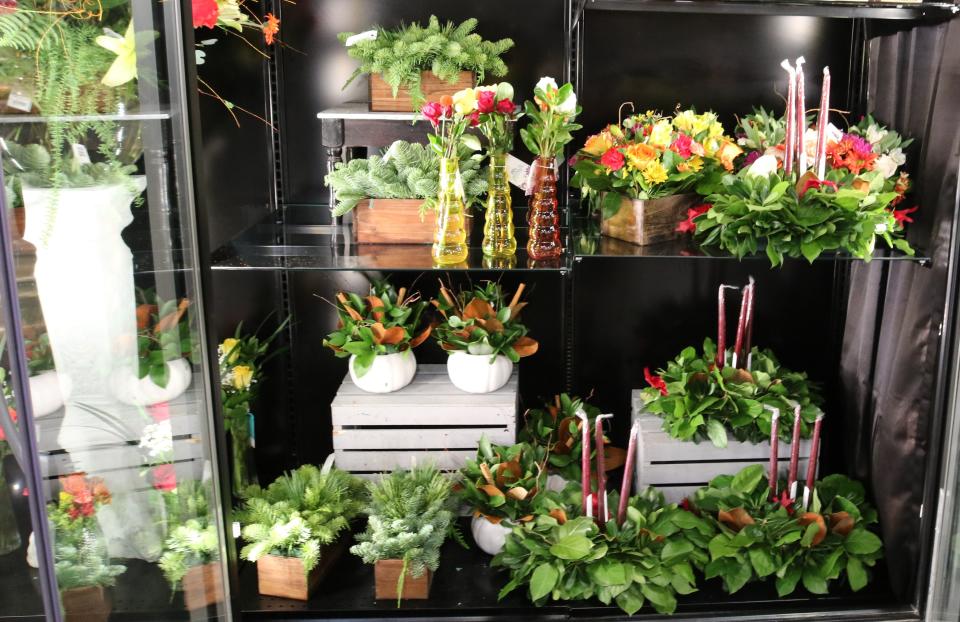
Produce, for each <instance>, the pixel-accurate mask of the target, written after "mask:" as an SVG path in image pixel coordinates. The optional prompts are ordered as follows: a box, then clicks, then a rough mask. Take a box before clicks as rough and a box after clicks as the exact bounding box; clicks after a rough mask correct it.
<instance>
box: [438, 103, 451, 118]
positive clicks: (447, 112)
mask: <svg viewBox="0 0 960 622" xmlns="http://www.w3.org/2000/svg"><path fill="white" fill-rule="evenodd" d="M440 117H441V118H443V119H450V118H453V106H452V105H450V104H441V105H440Z"/></svg>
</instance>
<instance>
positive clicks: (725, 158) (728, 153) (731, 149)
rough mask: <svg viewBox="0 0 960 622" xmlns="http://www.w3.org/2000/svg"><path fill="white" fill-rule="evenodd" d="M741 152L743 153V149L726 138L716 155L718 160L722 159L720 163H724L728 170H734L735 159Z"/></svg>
mask: <svg viewBox="0 0 960 622" xmlns="http://www.w3.org/2000/svg"><path fill="white" fill-rule="evenodd" d="M741 153H743V149H741V148H740V147H738V146H736V145H735V144H733V143H732V142H730V141H728V140H725V141H723V143H722V144H721V145H720V148H719V149H717V152H716V154H714V155H715V156H716V157H717V159H718V160H720V163H721V164H723V168H725V169H727V170H728V171H732V170H733V160H734V159H735V158H736V157H737V156H738V155H740V154H741Z"/></svg>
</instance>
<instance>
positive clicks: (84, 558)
mask: <svg viewBox="0 0 960 622" xmlns="http://www.w3.org/2000/svg"><path fill="white" fill-rule="evenodd" d="M60 485H61V487H62V490H61V492H60V496H59V498H58V500H57V502H56V503H52V504H50V506H49V509H48V511H47V516H48V517H49V519H50V521H51V523H52V524H53V536H54V545H53V558H54V564H55V570H56V575H57V585H58V587H59V588H60V599H61V602H62V603H63V610H64V613H65V618H64V619H66V620H74V621H77V622H79V621H84V622H89V621H91V620H102V621H103V622H106V620H107V619H108V618H109V616H110V611H111V604H110V595H109V593H108V592H107V589H106V588H107V587H109V586H111V585H113V584H114V583H115V582H116V578H117V576H118V575H120V574H122V573H123V572H124V571H126V567H125V566H122V565H120V564H114V563H112V562H111V560H110V556H109V554H108V553H107V543H106V539H105V538H104V535H103V533H102V532H101V531H100V527H99V525H98V524H97V516H96V514H97V510H98V508H100V507H102V506H103V505H106V504H109V503H110V491H108V490H107V487H106V486H105V485H104V483H103V481H102V480H100V479H99V478H87V477H86V476H85V475H84V474H83V473H74V474H72V475H66V476H63V477H61V478H60Z"/></svg>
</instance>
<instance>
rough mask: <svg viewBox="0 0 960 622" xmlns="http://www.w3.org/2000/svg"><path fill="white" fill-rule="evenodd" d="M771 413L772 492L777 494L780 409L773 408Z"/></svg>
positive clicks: (774, 494)
mask: <svg viewBox="0 0 960 622" xmlns="http://www.w3.org/2000/svg"><path fill="white" fill-rule="evenodd" d="M770 410H771V411H773V412H772V414H771V415H770V493H771V494H772V495H773V496H774V497H776V496H777V479H778V472H779V470H780V465H779V464H778V461H777V458H778V456H777V454H778V453H779V450H780V409H779V408H771V409H770Z"/></svg>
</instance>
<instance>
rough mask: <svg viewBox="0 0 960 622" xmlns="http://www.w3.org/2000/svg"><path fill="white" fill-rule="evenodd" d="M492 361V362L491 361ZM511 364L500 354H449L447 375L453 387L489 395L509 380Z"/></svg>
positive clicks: (511, 370)
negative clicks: (494, 355) (492, 355)
mask: <svg viewBox="0 0 960 622" xmlns="http://www.w3.org/2000/svg"><path fill="white" fill-rule="evenodd" d="M491 359H492V360H491ZM512 373H513V363H512V362H511V361H510V359H508V358H507V357H505V356H504V355H502V354H498V355H497V356H496V357H491V356H490V355H489V354H468V353H466V352H451V353H450V355H449V357H447V375H448V376H450V382H452V383H453V386H455V387H457V388H458V389H460V390H461V391H466V392H467V393H490V392H492V391H496V390H497V389H499V388H500V387H502V386H503V385H505V384H507V381H508V380H510V374H512Z"/></svg>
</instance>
